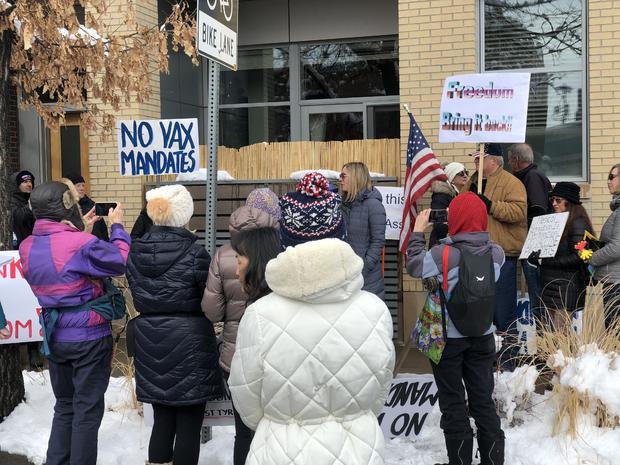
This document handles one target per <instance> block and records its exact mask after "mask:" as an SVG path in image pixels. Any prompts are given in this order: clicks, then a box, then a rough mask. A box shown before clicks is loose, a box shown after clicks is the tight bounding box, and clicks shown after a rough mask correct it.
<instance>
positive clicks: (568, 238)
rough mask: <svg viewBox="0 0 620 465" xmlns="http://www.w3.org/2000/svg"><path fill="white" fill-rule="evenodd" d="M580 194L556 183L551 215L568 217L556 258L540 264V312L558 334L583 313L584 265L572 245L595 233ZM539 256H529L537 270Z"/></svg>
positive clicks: (574, 188)
mask: <svg viewBox="0 0 620 465" xmlns="http://www.w3.org/2000/svg"><path fill="white" fill-rule="evenodd" d="M579 190H580V189H579V186H578V185H577V184H575V183H573V182H558V183H557V184H556V185H555V187H554V188H553V191H551V194H550V195H551V202H552V205H553V211H554V212H555V213H563V212H569V215H568V220H567V222H566V227H565V228H564V233H563V234H562V238H561V239H560V244H559V246H558V250H557V252H556V254H555V257H551V258H543V259H542V261H541V264H540V270H541V272H540V275H541V284H542V292H541V294H540V298H541V301H542V308H543V309H546V313H547V315H549V317H550V320H551V321H550V322H551V323H552V324H553V327H554V328H555V329H556V330H559V331H562V330H563V329H565V328H566V327H567V326H569V325H570V321H571V319H570V316H571V314H572V313H573V312H575V311H578V310H581V309H583V305H584V302H585V297H586V286H587V284H588V281H589V276H588V271H587V269H586V265H584V263H583V261H582V260H581V258H579V255H577V250H575V245H576V244H577V243H578V242H580V241H581V240H582V239H583V235H584V233H585V232H586V231H589V232H590V233H594V230H593V228H592V222H591V221H590V218H589V217H588V214H587V213H586V210H585V209H584V208H583V206H582V205H581V200H580V199H579ZM538 255H540V251H539V252H538V254H537V253H536V252H532V254H530V257H529V258H528V262H529V263H530V264H531V265H533V266H537V265H538Z"/></svg>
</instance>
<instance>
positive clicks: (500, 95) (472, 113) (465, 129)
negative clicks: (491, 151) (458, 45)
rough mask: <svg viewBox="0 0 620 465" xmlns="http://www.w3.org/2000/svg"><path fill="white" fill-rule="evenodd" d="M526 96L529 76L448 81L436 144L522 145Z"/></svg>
mask: <svg viewBox="0 0 620 465" xmlns="http://www.w3.org/2000/svg"><path fill="white" fill-rule="evenodd" d="M529 93H530V74H529V73H484V74H466V75H460V76H450V77H448V78H447V79H446V81H445V83H444V88H443V93H442V95H441V113H440V124H439V142H524V141H525V128H526V125H527V105H528V100H529Z"/></svg>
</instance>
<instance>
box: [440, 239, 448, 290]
mask: <svg viewBox="0 0 620 465" xmlns="http://www.w3.org/2000/svg"><path fill="white" fill-rule="evenodd" d="M449 255H450V246H448V245H446V246H445V247H444V248H443V255H442V257H441V265H442V268H443V269H442V273H443V279H442V283H441V287H442V288H443V291H444V292H448V258H449Z"/></svg>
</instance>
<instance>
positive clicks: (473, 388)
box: [407, 192, 504, 465]
mask: <svg viewBox="0 0 620 465" xmlns="http://www.w3.org/2000/svg"><path fill="white" fill-rule="evenodd" d="M429 215H430V210H424V211H423V212H421V213H420V214H419V215H418V217H417V219H416V223H415V226H414V228H413V234H412V235H411V238H410V239H409V244H408V247H407V271H408V272H409V274H410V275H411V276H412V277H414V278H423V279H431V280H435V281H436V283H437V285H438V286H440V287H441V288H442V289H443V292H444V295H445V299H443V300H444V301H445V302H450V299H451V297H452V294H453V291H455V288H456V286H457V284H458V282H459V267H460V264H461V254H462V252H467V253H469V254H472V255H476V256H481V255H488V254H490V258H491V261H492V264H493V272H494V278H495V282H497V280H498V279H499V274H500V269H501V266H502V265H503V263H504V252H503V250H502V248H501V247H500V246H499V245H497V244H496V243H494V242H492V241H491V240H490V239H489V233H488V232H487V225H488V215H487V211H486V206H485V205H484V203H483V201H482V200H480V199H479V198H478V196H477V195H476V194H474V193H473V192H465V193H463V194H460V195H458V196H456V197H455V198H454V200H452V202H451V203H450V206H449V209H448V237H446V238H445V239H442V240H441V242H440V244H438V245H436V246H434V247H433V248H432V249H431V250H429V251H428V252H427V251H426V250H425V246H426V243H425V240H424V230H425V229H426V228H427V226H429ZM446 249H448V250H446ZM444 257H445V258H444ZM433 292H436V293H438V294H440V293H439V292H438V290H436V291H433ZM492 313H493V306H492V305H491V306H490V309H489V318H490V319H489V321H490V320H491V319H492ZM439 317H440V318H441V319H442V327H443V332H444V335H443V341H445V346H443V352H442V353H441V354H440V359H439V361H438V362H437V363H435V362H433V361H431V366H432V368H433V375H434V376H435V382H436V383H437V389H438V391H439V408H440V410H441V428H442V429H443V431H444V436H445V441H446V449H447V451H448V458H449V463H448V464H447V465H456V464H458V465H471V462H472V451H473V431H472V429H471V426H470V422H469V414H471V416H472V417H473V418H474V420H475V423H476V428H477V435H476V437H477V440H478V449H479V451H480V456H481V461H480V464H481V465H502V464H503V463H504V432H503V431H502V429H501V425H500V420H499V417H498V416H497V413H496V409H495V403H494V401H493V397H492V394H493V387H494V381H493V363H494V361H495V339H494V335H493V333H494V331H495V326H494V325H493V324H492V323H489V324H488V327H487V325H486V324H483V325H482V326H483V328H482V330H481V333H482V334H481V335H480V336H477V337H472V336H464V335H463V334H461V332H460V331H459V329H457V326H456V324H455V322H453V321H452V319H451V318H450V314H449V313H448V311H444V312H441V314H440V315H439ZM433 326H434V325H433ZM485 327H486V330H484V328H485ZM416 329H418V328H417V327H416ZM427 333H428V331H427ZM414 339H415V342H416V344H417V345H418V347H419V348H420V349H423V346H424V345H427V344H428V341H425V340H424V338H421V337H414ZM442 344H443V343H442ZM465 390H467V402H466V401H465ZM468 409H469V410H468Z"/></svg>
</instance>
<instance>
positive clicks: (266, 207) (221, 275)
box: [202, 189, 280, 465]
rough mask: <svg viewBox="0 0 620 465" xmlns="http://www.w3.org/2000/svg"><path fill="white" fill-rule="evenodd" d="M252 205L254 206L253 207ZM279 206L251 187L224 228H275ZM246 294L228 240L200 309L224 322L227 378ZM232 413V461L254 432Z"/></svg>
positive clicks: (247, 445) (245, 450)
mask: <svg viewBox="0 0 620 465" xmlns="http://www.w3.org/2000/svg"><path fill="white" fill-rule="evenodd" d="M255 207H256V208H255ZM279 218H280V207H279V206H278V197H277V195H276V194H275V193H274V192H272V191H271V190H269V189H255V190H253V191H252V192H251V193H250V195H249V196H248V200H247V202H246V205H244V206H243V207H240V208H238V209H237V210H235V211H234V212H233V213H232V214H231V215H230V220H229V225H228V230H229V231H230V235H231V236H234V235H235V234H237V233H238V232H239V231H243V230H248V229H257V228H265V227H271V228H278V220H279ZM247 300H248V296H247V294H246V293H245V292H244V291H243V285H242V284H241V282H240V281H239V279H238V276H237V257H236V253H235V251H234V250H233V248H232V247H231V245H230V241H228V242H226V243H225V244H223V245H222V246H221V247H219V248H218V249H217V251H216V252H215V255H214V256H213V259H212V260H211V266H210V267H209V278H208V279H207V287H206V289H205V292H204V296H203V298H202V311H203V312H204V313H205V315H206V316H207V318H208V319H209V320H211V322H212V323H216V322H218V321H223V322H224V333H223V338H222V339H223V342H222V345H221V348H220V366H221V367H222V369H223V370H224V376H225V377H226V378H227V379H228V375H229V374H230V362H231V361H232V357H233V354H234V353H235V342H236V340H237V330H238V329H239V322H240V321H241V317H242V316H243V314H244V312H245V308H246V304H247ZM233 411H234V414H235V446H234V464H235V465H238V464H243V463H245V458H246V456H247V454H248V451H249V448H250V443H251V442H252V437H253V435H254V432H253V431H252V430H250V429H249V428H248V427H247V426H246V425H245V424H244V423H243V421H242V420H241V417H240V416H239V414H238V413H237V410H236V409H234V406H233Z"/></svg>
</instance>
